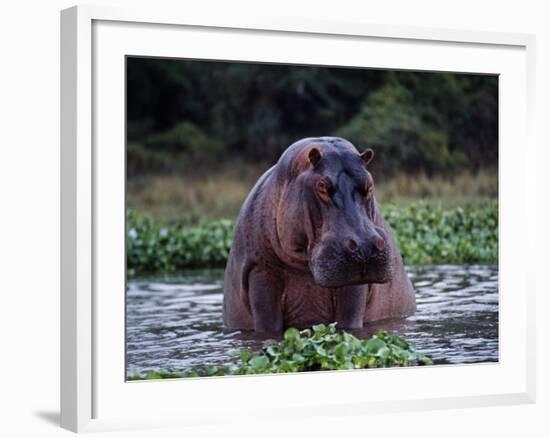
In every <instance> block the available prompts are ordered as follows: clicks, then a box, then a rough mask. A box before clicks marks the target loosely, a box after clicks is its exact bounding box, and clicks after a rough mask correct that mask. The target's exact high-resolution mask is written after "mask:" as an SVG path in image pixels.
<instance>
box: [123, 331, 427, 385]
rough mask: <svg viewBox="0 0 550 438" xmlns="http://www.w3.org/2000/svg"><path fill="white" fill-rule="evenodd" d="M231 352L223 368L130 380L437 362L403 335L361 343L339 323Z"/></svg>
mask: <svg viewBox="0 0 550 438" xmlns="http://www.w3.org/2000/svg"><path fill="white" fill-rule="evenodd" d="M230 354H231V356H233V357H234V360H233V361H232V362H231V363H228V364H225V365H223V366H219V367H218V366H214V365H206V366H204V367H200V368H196V369H188V370H183V371H182V372H179V373H175V372H166V371H148V372H147V373H146V374H144V375H140V374H135V375H133V376H131V377H130V380H144V379H166V378H178V377H202V376H224V375H243V374H272V373H288V372H301V371H321V370H348V369H360V368H381V367H395V366H411V365H431V364H432V360H431V358H429V357H428V356H425V355H424V354H422V353H419V352H417V351H416V348H415V346H414V345H413V344H411V343H410V342H407V341H406V340H404V339H403V338H401V337H399V336H392V335H390V334H388V333H387V332H385V331H382V330H381V331H379V332H378V333H377V334H376V335H374V336H373V337H371V338H370V339H359V338H356V337H355V336H353V335H351V334H349V333H347V332H345V331H337V330H336V323H332V324H329V325H324V324H319V325H314V326H313V327H311V328H308V329H305V330H301V331H300V330H298V329H296V328H289V329H287V330H286V331H285V333H284V338H283V340H282V341H279V342H277V341H274V340H269V341H266V342H265V343H264V347H263V348H262V349H261V350H260V351H251V350H242V351H237V350H234V351H231V352H230Z"/></svg>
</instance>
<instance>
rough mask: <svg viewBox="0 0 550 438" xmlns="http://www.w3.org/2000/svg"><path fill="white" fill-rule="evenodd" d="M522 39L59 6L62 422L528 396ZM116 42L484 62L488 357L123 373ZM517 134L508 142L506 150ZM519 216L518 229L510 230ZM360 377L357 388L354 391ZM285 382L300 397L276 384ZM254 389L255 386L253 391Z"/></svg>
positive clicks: (531, 353)
mask: <svg viewBox="0 0 550 438" xmlns="http://www.w3.org/2000/svg"><path fill="white" fill-rule="evenodd" d="M189 41H192V44H182V42H189ZM534 47H535V40H534V36H532V35H525V34H507V33H490V32H482V31H479V32H473V31H460V30H451V29H425V28H415V27H402V26H395V27H393V26H378V25H373V24H366V23H360V22H357V23H339V22H317V21H308V20H304V19H296V18H295V17H288V18H284V19H277V18H270V17H264V18H258V17H248V16H240V17H239V19H235V18H232V19H231V20H228V19H226V18H224V17H221V16H216V14H209V15H208V16H205V15H202V16H201V15H198V14H194V13H193V12H192V11H186V12H185V14H182V13H181V12H180V13H177V12H171V11H159V10H154V9H151V10H139V11H138V10H126V9H118V8H108V7H92V6H85V7H83V6H78V7H73V8H70V9H66V10H64V11H62V13H61V120H62V127H61V239H62V242H61V253H62V254H61V257H62V259H61V425H62V427H64V428H67V429H69V430H72V431H76V432H82V431H101V430H112V429H120V428H145V427H159V426H179V425H181V426H183V425H190V424H202V423H205V424H206V423H212V422H225V421H235V419H237V420H238V419H245V418H247V417H250V416H255V417H256V418H258V417H261V418H264V417H265V418H266V419H269V418H275V417H276V416H278V415H286V416H288V417H292V418H296V417H298V418H302V417H303V418H306V417H311V416H327V415H363V414H367V413H371V412H395V411H403V410H413V409H441V408H452V407H475V406H487V405H502V404H519V403H532V402H534V400H535V370H534V364H535V343H534V330H535V329H534V327H535V321H534V317H535V311H534V287H533V281H532V280H530V279H531V278H534V275H531V269H532V268H531V267H530V266H529V263H528V260H527V259H526V258H525V257H524V254H525V252H526V251H525V247H526V246H529V247H531V246H532V247H534V245H535V242H534V236H535V235H536V232H535V230H536V224H535V216H534V215H529V214H528V212H527V209H526V208H517V205H516V206H513V205H511V202H509V200H510V199H512V198H514V199H521V200H522V202H525V205H528V203H529V205H535V204H536V200H535V190H534V187H535V177H536V176H535V174H534V169H535V168H536V166H535V163H534V156H535V154H534V153H530V152H534V150H535V144H534V138H533V133H532V126H531V125H532V120H533V110H534ZM350 52H351V53H352V55H350ZM126 55H143V56H169V57H182V58H185V57H186V58H202V59H226V60H227V59H229V60H247V61H254V60H255V61H272V62H287V63H305V64H331V65H356V66H369V67H375V68H401V69H415V70H438V71H462V72H480V73H494V74H499V75H500V78H501V80H500V89H499V92H500V99H499V103H500V108H499V111H500V113H499V117H500V120H499V127H500V132H499V134H500V140H499V209H500V213H499V214H500V217H499V226H500V230H499V231H500V234H499V244H500V254H499V270H500V276H499V288H500V296H499V317H500V326H499V336H500V360H499V363H497V364H481V365H464V366H434V367H422V368H414V369H413V368H408V369H385V370H367V371H363V370H361V371H351V372H328V373H327V372H323V373H308V375H298V374H289V375H278V376H242V377H221V378H200V379H179V380H175V381H169V382H168V381H153V382H125V380H124V375H125V374H124V368H125V364H124V363H123V361H121V360H120V359H121V357H123V356H124V342H125V339H124V331H123V330H121V328H123V327H124V313H122V314H121V309H122V312H123V307H124V289H123V288H121V285H122V284H124V280H125V275H123V274H124V260H125V254H124V203H123V202H122V203H121V195H122V196H123V195H124V180H125V174H124V154H123V153H122V151H124V141H125V139H124V135H123V132H124V117H125V116H124V106H123V105H122V106H121V103H123V101H124V92H123V87H122V88H121V84H123V83H124V74H123V73H124V70H123V66H124V57H125V56H126ZM306 58H307V59H306ZM351 59H352V61H350V60H351ZM518 144H521V147H522V153H521V154H515V153H514V149H513V148H514V147H517V145H518ZM105 145H109V148H106V147H105ZM512 177H513V178H512ZM122 199H123V198H122ZM519 227H521V228H522V229H524V230H525V229H529V230H531V231H530V232H528V233H526V234H524V235H518V234H517V233H514V230H517V229H518V228H519ZM518 248H522V250H521V251H514V249H518ZM106 291H110V293H106ZM113 291H114V292H113ZM121 315H122V316H121ZM512 321H513V325H512ZM113 333H115V335H113ZM361 385H364V386H365V387H368V388H369V390H368V391H363V392H359V394H358V393H357V392H358V391H356V390H355V388H357V387H361ZM297 386H300V387H301V394H302V395H301V397H299V398H288V397H285V394H289V393H290V394H292V389H293V388H297ZM327 393H329V394H331V396H330V397H328V398H327V397H325V396H324V395H325V394H327ZM263 394H269V397H264V398H262V403H261V404H260V403H257V400H258V398H259V397H262V395H263ZM304 394H305V395H304ZM138 402H139V404H138ZM140 404H143V406H140Z"/></svg>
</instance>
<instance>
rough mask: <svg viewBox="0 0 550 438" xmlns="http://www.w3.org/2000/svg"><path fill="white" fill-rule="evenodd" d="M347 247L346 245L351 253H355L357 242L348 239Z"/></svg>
mask: <svg viewBox="0 0 550 438" xmlns="http://www.w3.org/2000/svg"><path fill="white" fill-rule="evenodd" d="M347 245H348V248H349V249H350V250H352V251H355V250H356V249H357V242H355V240H353V239H349V240H348V241H347Z"/></svg>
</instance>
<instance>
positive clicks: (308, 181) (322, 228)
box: [223, 137, 416, 332]
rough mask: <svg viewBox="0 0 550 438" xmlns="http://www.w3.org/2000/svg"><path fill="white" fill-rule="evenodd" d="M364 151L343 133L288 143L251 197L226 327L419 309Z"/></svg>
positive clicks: (241, 223) (270, 328)
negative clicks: (381, 211)
mask: <svg viewBox="0 0 550 438" xmlns="http://www.w3.org/2000/svg"><path fill="white" fill-rule="evenodd" d="M373 156H374V152H373V151H372V150H371V149H367V150H366V151H365V152H363V153H362V154H360V153H359V152H358V151H357V149H356V148H355V146H354V145H353V144H351V143H350V142H348V141H347V140H345V139H342V138H336V137H320V138H306V139H303V140H300V141H297V142H296V143H294V144H292V145H291V146H289V147H288V148H287V149H286V151H285V152H284V153H283V154H282V156H281V157H280V159H279V161H278V162H277V163H276V164H275V165H274V166H273V167H272V168H271V169H269V170H268V171H267V172H265V173H264V174H263V175H262V176H261V177H260V179H259V180H258V182H257V183H256V185H255V186H254V187H253V188H252V190H251V191H250V193H249V195H248V197H247V198H246V200H245V202H244V204H243V206H242V208H241V211H240V213H239V217H238V219H237V223H236V226H235V237H234V240H233V245H232V247H231V251H230V254H229V258H228V262H227V267H226V270H225V278H224V302H223V318H224V328H225V329H226V330H238V329H239V330H254V331H257V332H281V331H282V330H283V329H284V328H286V327H298V328H301V327H306V326H311V325H313V324H319V323H325V324H328V323H331V322H334V321H336V322H337V323H338V325H337V326H338V327H339V328H348V329H352V328H360V327H362V326H363V324H364V323H366V322H370V321H376V320H380V319H386V318H393V317H404V316H408V315H411V314H412V313H414V311H415V309H416V303H415V293H414V289H413V287H412V284H411V282H410V280H409V278H408V277H407V274H406V272H405V270H404V266H403V261H402V259H401V256H400V255H399V252H398V249H397V246H396V243H395V240H394V238H393V236H392V234H391V231H390V229H389V227H388V225H387V224H386V222H385V221H384V218H383V217H382V214H381V213H380V209H379V207H378V204H377V202H376V199H375V197H374V182H373V179H372V176H371V175H370V173H369V172H368V170H367V165H368V163H369V162H370V161H371V160H372V158H373Z"/></svg>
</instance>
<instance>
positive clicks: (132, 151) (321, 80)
mask: <svg viewBox="0 0 550 438" xmlns="http://www.w3.org/2000/svg"><path fill="white" fill-rule="evenodd" d="M126 71H127V93H126V95H127V110H128V123H127V140H128V168H127V170H128V176H129V177H131V178H132V177H135V176H143V174H147V173H151V172H156V173H166V172H168V173H170V172H181V171H182V170H185V172H194V171H195V172H196V171H197V168H199V169H201V170H204V169H207V170H212V169H216V168H217V166H219V165H220V164H223V163H225V162H227V160H230V159H232V158H234V159H235V158H236V159H238V160H242V161H245V162H247V163H264V164H265V163H269V164H272V163H273V162H274V161H275V160H277V158H278V157H279V156H280V154H281V152H282V151H283V150H284V149H285V148H286V147H287V146H288V145H289V144H290V143H292V142H294V141H296V140H298V139H300V138H302V137H311V136H320V135H341V136H344V137H349V139H350V140H352V141H353V142H354V143H355V144H356V146H357V147H358V148H359V149H361V150H362V149H364V148H365V147H366V146H367V145H368V146H373V147H374V148H375V151H376V153H377V159H376V160H375V162H373V166H374V169H373V172H374V174H375V176H377V175H378V174H379V173H383V174H384V176H386V177H387V176H389V175H391V174H396V173H397V172H400V173H403V172H408V173H411V172H412V173H418V172H425V173H427V174H428V175H433V174H448V173H449V172H454V171H461V170H464V169H465V168H467V169H470V170H474V171H477V170H479V169H482V168H492V169H494V168H496V165H497V159H498V77H497V76H494V75H477V74H476V75H472V74H459V73H433V72H414V71H392V70H382V69H366V68H328V67H317V66H296V65H281V64H252V63H238V62H211V61H191V60H174V59H155V58H138V57H129V58H128V59H127V68H126Z"/></svg>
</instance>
